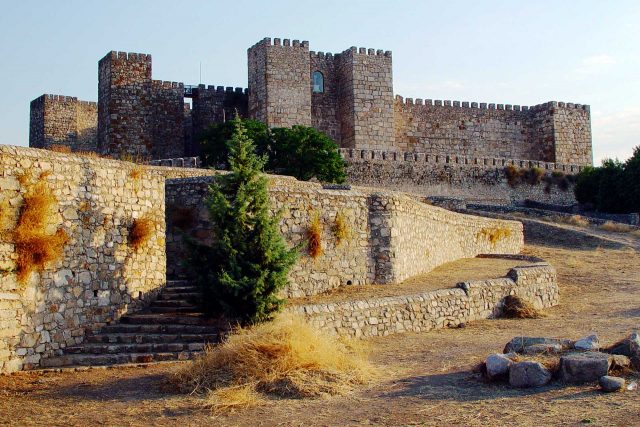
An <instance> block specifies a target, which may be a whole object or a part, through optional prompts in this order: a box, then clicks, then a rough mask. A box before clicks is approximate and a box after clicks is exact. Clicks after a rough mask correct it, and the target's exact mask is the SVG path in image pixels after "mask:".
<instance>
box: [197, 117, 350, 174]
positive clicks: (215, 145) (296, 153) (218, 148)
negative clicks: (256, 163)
mask: <svg viewBox="0 0 640 427" xmlns="http://www.w3.org/2000/svg"><path fill="white" fill-rule="evenodd" d="M238 120H240V119H238ZM241 121H242V123H243V125H244V127H245V130H246V134H247V137H248V138H249V139H251V140H253V141H254V144H255V147H256V148H255V151H256V152H257V154H258V155H259V156H262V155H265V156H266V157H267V162H266V164H265V169H266V170H267V171H269V172H274V173H279V174H283V175H291V176H294V177H296V178H298V179H300V180H304V181H308V180H310V179H312V178H316V179H318V180H320V181H324V182H335V183H342V182H344V181H345V179H346V173H345V167H346V163H345V162H344V160H342V157H340V154H339V153H338V146H337V145H336V143H335V142H333V141H332V140H331V138H329V137H328V136H327V135H325V134H324V133H322V132H320V131H318V130H316V129H314V128H311V127H306V126H293V127H292V128H274V129H271V130H270V129H269V128H268V127H267V126H266V125H265V124H264V123H262V122H259V121H256V120H248V119H246V120H241ZM234 122H235V121H230V122H226V123H220V124H216V125H213V126H211V127H210V128H209V129H208V130H207V131H206V132H205V133H204V134H203V135H202V136H201V140H200V152H201V158H202V163H203V165H204V166H211V167H227V166H228V165H227V164H226V163H227V157H228V155H229V147H228V141H229V140H230V139H231V136H232V134H233V132H234V130H235V125H234Z"/></svg>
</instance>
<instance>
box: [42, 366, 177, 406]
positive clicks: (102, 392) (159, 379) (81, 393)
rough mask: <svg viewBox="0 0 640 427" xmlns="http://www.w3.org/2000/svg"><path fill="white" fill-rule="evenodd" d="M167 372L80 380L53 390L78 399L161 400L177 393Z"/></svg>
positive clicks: (56, 393) (57, 394)
mask: <svg viewBox="0 0 640 427" xmlns="http://www.w3.org/2000/svg"><path fill="white" fill-rule="evenodd" d="M169 387H170V386H169V384H168V376H167V375H166V374H152V375H145V372H144V370H143V371H142V372H141V373H140V375H136V376H134V377H129V378H114V379H113V380H110V381H101V382H100V383H98V384H96V383H94V382H78V383H75V384H71V385H68V386H62V387H59V388H56V389H55V390H52V392H53V393H54V394H55V395H56V397H61V398H70V399H77V400H98V401H104V400H112V401H113V400H116V401H120V402H136V401H142V400H146V401H148V400H160V399H164V398H166V397H167V396H171V395H175V394H176V393H175V392H172V391H171V390H170V389H169Z"/></svg>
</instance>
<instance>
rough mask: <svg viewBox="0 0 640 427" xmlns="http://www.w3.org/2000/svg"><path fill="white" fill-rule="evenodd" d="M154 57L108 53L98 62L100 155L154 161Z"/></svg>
mask: <svg viewBox="0 0 640 427" xmlns="http://www.w3.org/2000/svg"><path fill="white" fill-rule="evenodd" d="M151 84H152V83H151V55H146V54H142V53H140V54H139V53H126V52H115V51H111V52H109V53H108V54H107V55H106V56H105V57H104V58H102V59H101V60H100V62H98V151H99V152H100V153H102V154H110V155H112V156H114V157H122V155H126V154H128V155H132V156H134V157H135V156H140V157H151V152H152V147H153V125H152V119H153V114H152V108H153V106H152V87H151Z"/></svg>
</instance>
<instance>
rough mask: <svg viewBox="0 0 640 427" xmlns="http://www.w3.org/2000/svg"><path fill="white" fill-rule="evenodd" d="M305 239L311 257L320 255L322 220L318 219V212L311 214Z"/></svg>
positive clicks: (322, 251) (321, 250)
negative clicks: (307, 242)
mask: <svg viewBox="0 0 640 427" xmlns="http://www.w3.org/2000/svg"><path fill="white" fill-rule="evenodd" d="M307 239H308V240H309V256H310V257H311V258H313V259H315V258H318V257H319V256H321V255H322V254H323V253H324V250H323V249H322V222H321V220H320V212H314V213H313V214H312V215H311V223H310V224H309V228H308V229H307Z"/></svg>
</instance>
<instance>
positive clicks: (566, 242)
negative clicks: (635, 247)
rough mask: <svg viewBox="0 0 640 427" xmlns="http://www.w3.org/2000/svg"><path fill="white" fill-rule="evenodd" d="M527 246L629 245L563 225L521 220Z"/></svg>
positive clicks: (584, 247) (586, 246)
mask: <svg viewBox="0 0 640 427" xmlns="http://www.w3.org/2000/svg"><path fill="white" fill-rule="evenodd" d="M518 221H521V222H522V224H523V225H524V240H525V243H526V244H529V245H537V246H547V247H552V248H561V249H572V250H594V249H598V248H602V249H623V248H625V247H627V245H625V244H623V243H620V242H617V241H614V240H611V239H607V238H604V237H600V236H596V235H593V234H589V233H587V232H585V231H580V230H575V229H572V228H568V227H566V226H562V225H554V224H550V223H546V222H541V221H531V220H527V219H522V218H519V219H518Z"/></svg>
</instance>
